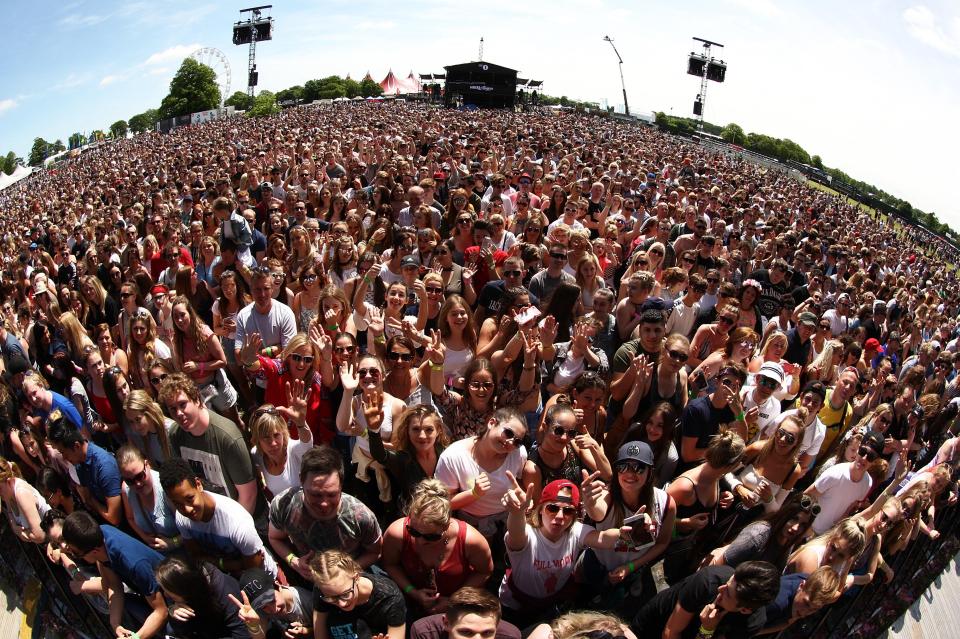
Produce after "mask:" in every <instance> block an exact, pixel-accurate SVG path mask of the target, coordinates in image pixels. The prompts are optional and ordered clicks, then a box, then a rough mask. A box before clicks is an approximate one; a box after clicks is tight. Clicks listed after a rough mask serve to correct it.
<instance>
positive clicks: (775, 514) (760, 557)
mask: <svg viewBox="0 0 960 639" xmlns="http://www.w3.org/2000/svg"><path fill="white" fill-rule="evenodd" d="M819 513H820V505H819V504H817V502H816V501H814V500H813V499H812V498H811V497H809V496H807V495H798V494H793V495H790V496H789V497H788V498H787V499H786V501H784V502H783V506H781V507H780V509H779V510H775V511H770V512H768V513H767V514H766V515H764V516H763V517H762V518H760V519H758V520H757V521H755V522H752V523H749V524H747V525H746V526H745V527H744V528H743V529H742V530H740V531H739V532H738V533H737V536H736V537H735V538H734V539H733V541H731V542H730V543H729V544H727V545H726V546H720V547H719V548H716V549H714V550H713V551H712V552H711V553H710V554H709V555H707V557H706V559H704V565H707V566H730V567H732V568H736V567H737V566H739V565H740V564H742V563H743V562H745V561H769V562H770V563H771V564H773V565H774V566H776V567H777V568H778V569H780V570H783V568H784V567H785V566H786V565H787V560H788V559H789V557H790V553H791V552H793V549H794V547H795V546H796V545H797V544H798V543H800V542H801V541H802V540H803V538H804V537H805V536H806V534H807V531H808V530H810V525H811V524H812V523H813V518H814V517H816V516H817V515H818V514H819Z"/></svg>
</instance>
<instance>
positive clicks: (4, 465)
mask: <svg viewBox="0 0 960 639" xmlns="http://www.w3.org/2000/svg"><path fill="white" fill-rule="evenodd" d="M22 477H23V475H22V474H21V473H20V467H19V466H18V465H17V463H16V462H12V461H7V459H6V458H4V457H0V481H9V480H11V479H20V478H22Z"/></svg>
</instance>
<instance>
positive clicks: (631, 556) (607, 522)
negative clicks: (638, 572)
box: [593, 487, 670, 570]
mask: <svg viewBox="0 0 960 639" xmlns="http://www.w3.org/2000/svg"><path fill="white" fill-rule="evenodd" d="M669 505H670V495H668V494H667V493H666V491H664V490H660V489H659V488H656V487H655V488H654V489H653V512H651V513H650V516H651V517H652V518H653V520H654V521H655V522H656V524H657V535H659V534H660V526H661V525H662V524H663V514H664V513H665V512H667V507H668V506H669ZM624 510H625V512H624V513H623V516H624V518H627V517H631V516H633V515H636V514H637V513H636V511H634V512H630V511H629V510H627V509H624ZM648 510H649V509H648ZM613 527H614V522H613V508H607V514H606V516H605V517H604V518H603V521H601V522H600V523H599V524H597V530H599V531H604V530H609V529H610V528H613ZM654 538H656V535H655V536H654ZM648 550H649V547H643V548H638V549H637V550H617V549H614V550H602V549H596V548H595V549H594V550H593V552H594V554H595V555H596V557H597V559H599V560H600V563H602V564H603V565H604V566H605V567H606V568H607V570H613V569H614V568H616V567H617V566H622V565H623V564H625V563H627V562H628V561H634V560H637V559H639V558H640V557H642V556H643V555H645V554H647V551H648Z"/></svg>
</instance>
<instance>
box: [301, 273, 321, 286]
mask: <svg viewBox="0 0 960 639" xmlns="http://www.w3.org/2000/svg"><path fill="white" fill-rule="evenodd" d="M300 281H301V282H303V283H304V284H307V283H309V282H316V281H317V276H316V275H314V274H313V273H311V274H310V275H304V276H302V277H301V278H300Z"/></svg>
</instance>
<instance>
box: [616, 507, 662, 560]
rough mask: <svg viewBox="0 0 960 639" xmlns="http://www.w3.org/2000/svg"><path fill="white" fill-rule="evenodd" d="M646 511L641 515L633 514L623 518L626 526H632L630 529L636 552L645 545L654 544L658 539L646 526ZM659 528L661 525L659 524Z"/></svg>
mask: <svg viewBox="0 0 960 639" xmlns="http://www.w3.org/2000/svg"><path fill="white" fill-rule="evenodd" d="M645 514H646V513H641V514H639V515H632V516H630V517H627V518H625V519H624V520H623V525H624V526H631V530H630V540H631V541H632V542H633V545H634V546H635V548H633V549H632V550H633V551H634V552H636V551H637V550H638V549H639V548H638V547H643V546H649V545H651V544H653V543H654V542H655V541H656V539H655V538H654V536H653V535H651V534H650V533H649V532H648V531H647V530H646V527H645V526H644V515H645ZM657 528H658V529H659V526H657Z"/></svg>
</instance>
